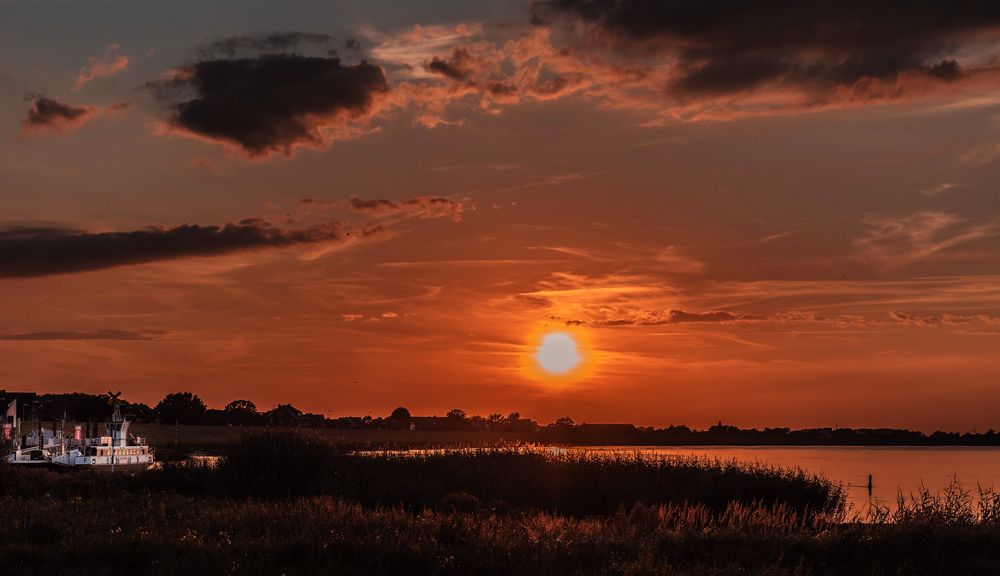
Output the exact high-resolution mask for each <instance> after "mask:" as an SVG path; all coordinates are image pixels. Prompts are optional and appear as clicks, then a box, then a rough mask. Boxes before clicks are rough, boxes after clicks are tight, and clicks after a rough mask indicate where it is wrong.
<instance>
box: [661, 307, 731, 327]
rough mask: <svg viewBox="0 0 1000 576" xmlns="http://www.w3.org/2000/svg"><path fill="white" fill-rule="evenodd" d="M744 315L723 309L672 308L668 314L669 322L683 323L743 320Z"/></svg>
mask: <svg viewBox="0 0 1000 576" xmlns="http://www.w3.org/2000/svg"><path fill="white" fill-rule="evenodd" d="M742 319H743V316H742V315H739V314H733V313H732V312H725V311H723V310H716V311H714V312H702V313H696V312H685V311H683V310H671V311H670V314H669V315H668V316H667V323H668V324H681V323H684V322H732V321H734V320H742Z"/></svg>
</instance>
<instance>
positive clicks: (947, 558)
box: [0, 493, 1000, 576]
mask: <svg viewBox="0 0 1000 576" xmlns="http://www.w3.org/2000/svg"><path fill="white" fill-rule="evenodd" d="M0 507H2V509H3V510H4V522H3V523H2V527H0V559H2V560H3V562H4V569H5V570H7V571H8V572H9V573H11V574H18V575H19V576H32V575H36V574H37V575H42V574H45V575H48V574H63V573H72V574H82V575H88V574H115V573H123V574H241V575H249V576H253V575H257V574H261V575H263V574H289V575H290V574H368V575H378V574H447V575H451V574H456V575H457V574H482V575H501V574H502V575H505V576H509V575H510V574H518V575H529V576H531V575H542V574H577V575H605V574H621V575H641V574H650V575H652V574H674V575H681V576H685V575H694V574H710V575H730V574H732V575H737V574H741V575H748V574H749V575H771V576H786V575H787V576H792V575H796V576H811V575H833V576H847V575H850V576H857V575H883V574H884V575H890V574H908V575H909V574H913V575H931V574H934V575H937V574H948V575H952V574H955V575H962V574H996V573H998V571H1000V527H997V526H996V525H994V524H983V523H981V522H978V523H973V524H969V525H963V526H956V525H939V524H934V525H933V530H931V529H930V527H929V526H928V525H925V524H922V523H916V524H913V523H909V522H905V523H902V524H879V525H871V524H854V523H846V524H836V523H829V522H825V521H819V522H817V521H815V519H814V521H808V522H804V521H803V517H802V516H800V515H798V514H796V513H794V512H792V511H790V510H789V509H788V508H787V507H784V506H778V507H775V508H766V507H763V506H759V505H743V504H739V503H733V504H731V505H730V506H728V507H727V508H726V510H724V511H723V513H721V514H719V513H717V512H715V511H712V510H709V509H708V508H706V507H705V506H702V505H657V506H647V505H643V504H636V505H634V506H633V507H632V508H631V509H628V510H626V509H620V510H618V511H617V512H615V513H613V514H610V515H608V516H594V517H587V518H574V517H568V516H563V515H558V514H552V513H548V512H524V513H521V514H495V513H492V512H490V511H486V510H479V511H475V512H454V511H449V512H444V511H434V510H423V511H421V512H417V513H414V512H412V511H408V510H406V509H404V508H402V507H374V508H372V507H365V506H362V505H360V504H357V503H352V502H348V501H345V500H343V499H340V498H335V497H330V496H314V497H308V498H291V499H286V500H281V501H273V502H267V501H237V500H232V499H226V498H221V499H220V498H204V497H192V496H184V495H178V494H169V493H157V494H145V495H143V494H124V495H111V494H109V495H105V496H99V497H94V498H70V499H65V500H62V499H51V498H50V499H38V500H25V499H21V498H13V497H9V496H3V497H0Z"/></svg>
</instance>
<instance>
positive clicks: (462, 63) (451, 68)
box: [426, 48, 473, 80]
mask: <svg viewBox="0 0 1000 576" xmlns="http://www.w3.org/2000/svg"><path fill="white" fill-rule="evenodd" d="M472 65H473V62H471V58H470V56H469V52H468V50H465V49H464V48H455V50H453V51H452V53H451V56H450V57H449V58H447V59H442V58H438V57H437V56H435V57H434V58H433V59H431V61H430V63H428V64H427V66H426V69H427V71H428V72H434V73H436V74H440V75H442V76H444V77H446V78H451V79H452V80H466V79H467V78H468V77H469V75H470V72H471V71H470V67H471V66H472Z"/></svg>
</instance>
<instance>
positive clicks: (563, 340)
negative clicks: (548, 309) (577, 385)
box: [535, 332, 582, 375]
mask: <svg viewBox="0 0 1000 576" xmlns="http://www.w3.org/2000/svg"><path fill="white" fill-rule="evenodd" d="M535 360H537V361H538V365H539V366H541V368H542V370H545V371H546V372H548V373H549V374H559V375H561V374H566V373H567V372H570V371H571V370H573V369H574V368H576V367H577V366H579V364H580V361H581V360H582V357H581V356H580V351H579V349H578V347H577V344H576V340H574V339H573V337H572V336H571V335H569V334H567V333H566V332H552V333H549V334H546V335H545V336H543V337H542V342H541V344H540V345H539V346H538V349H537V350H536V352H535Z"/></svg>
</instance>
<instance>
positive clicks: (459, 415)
mask: <svg viewBox="0 0 1000 576" xmlns="http://www.w3.org/2000/svg"><path fill="white" fill-rule="evenodd" d="M447 416H448V418H452V419H455V420H465V410H461V409H459V408H453V409H451V410H449V411H448V414H447Z"/></svg>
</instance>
